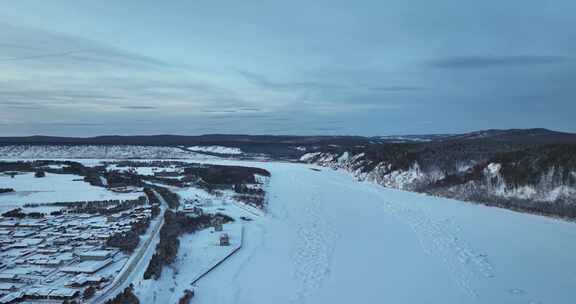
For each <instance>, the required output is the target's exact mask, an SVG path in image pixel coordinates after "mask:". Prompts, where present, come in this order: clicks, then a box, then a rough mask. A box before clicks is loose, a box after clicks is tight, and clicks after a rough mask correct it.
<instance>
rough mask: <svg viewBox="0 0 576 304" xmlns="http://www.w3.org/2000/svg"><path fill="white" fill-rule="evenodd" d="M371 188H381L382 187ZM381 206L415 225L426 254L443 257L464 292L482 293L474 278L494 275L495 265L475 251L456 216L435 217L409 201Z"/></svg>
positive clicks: (413, 227)
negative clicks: (477, 289)
mask: <svg viewBox="0 0 576 304" xmlns="http://www.w3.org/2000/svg"><path fill="white" fill-rule="evenodd" d="M369 189H370V191H372V192H374V193H377V192H379V190H378V189H372V188H369ZM380 206H381V207H382V208H383V209H384V211H385V212H387V213H389V214H391V215H393V216H395V217H396V218H398V219H399V220H400V221H402V222H404V223H405V224H407V225H408V226H409V227H410V228H411V229H412V231H413V232H414V233H415V234H416V236H417V237H418V240H419V242H420V245H421V247H422V250H423V251H424V252H425V253H426V254H428V255H434V256H438V257H439V258H440V259H441V260H442V262H443V263H444V264H445V265H446V267H448V268H449V270H450V272H451V273H452V276H453V277H454V280H455V281H456V284H457V285H458V286H459V287H460V289H461V290H462V291H463V292H464V293H466V294H467V295H468V296H470V297H473V298H478V297H479V294H478V292H477V291H476V290H475V288H474V286H473V279H474V278H475V277H478V276H480V277H483V278H487V279H489V278H492V277H494V268H493V266H492V264H491V263H490V261H489V259H488V256H487V255H486V254H483V253H480V252H477V251H475V250H474V249H472V247H471V246H470V245H469V244H468V243H467V242H466V241H465V240H463V239H462V238H460V237H459V234H460V233H459V232H460V227H459V226H458V225H457V224H456V223H455V222H454V220H453V219H451V218H448V219H443V220H433V219H432V218H431V217H430V216H429V215H427V214H426V212H424V210H423V209H422V208H420V207H418V206H414V205H408V204H405V203H398V202H389V201H384V202H382V204H381V205H380Z"/></svg>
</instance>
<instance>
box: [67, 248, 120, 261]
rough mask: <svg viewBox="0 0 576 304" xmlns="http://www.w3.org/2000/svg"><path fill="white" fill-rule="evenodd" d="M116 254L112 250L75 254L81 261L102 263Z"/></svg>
mask: <svg viewBox="0 0 576 304" xmlns="http://www.w3.org/2000/svg"><path fill="white" fill-rule="evenodd" d="M116 253H117V251H113V250H91V251H85V252H80V253H76V256H78V257H79V258H80V260H82V261H103V260H107V259H109V258H111V257H113V256H114V255H116Z"/></svg>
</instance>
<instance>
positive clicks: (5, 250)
mask: <svg viewBox="0 0 576 304" xmlns="http://www.w3.org/2000/svg"><path fill="white" fill-rule="evenodd" d="M46 163H48V162H38V163H34V165H33V167H29V168H26V167H25V166H28V164H29V163H16V164H14V163H13V164H8V163H4V166H5V167H6V166H13V167H11V169H12V170H11V171H6V172H5V173H4V174H3V175H2V180H3V182H4V183H3V185H5V186H8V187H10V188H7V190H11V191H6V192H4V193H3V194H2V195H3V198H2V200H3V202H4V205H3V210H2V212H0V214H1V216H0V304H6V303H105V302H106V303H107V302H109V301H110V300H112V301H113V303H116V302H114V301H116V300H115V299H114V296H115V295H117V294H118V293H119V292H122V291H124V290H125V289H126V288H127V287H130V286H132V285H135V287H134V290H133V291H134V293H135V294H136V295H138V297H140V298H141V299H142V297H146V296H147V295H149V294H150V293H152V294H154V295H156V294H158V295H160V294H165V293H170V294H172V293H173V294H174V297H177V298H180V297H181V296H182V295H184V296H183V298H188V299H190V298H192V297H193V296H194V293H193V290H194V287H193V284H194V283H195V282H196V281H197V280H199V279H200V278H201V277H203V276H204V275H205V274H206V273H208V272H210V271H211V270H212V269H213V268H215V267H216V266H217V265H219V264H220V263H221V262H222V261H223V260H225V259H227V258H228V257H229V256H230V255H232V254H234V253H235V252H236V251H237V250H239V249H240V247H241V245H242V234H243V233H242V231H243V224H242V222H246V221H249V220H250V219H249V217H250V216H251V215H254V214H256V216H258V214H259V211H258V208H255V207H252V206H251V205H250V204H251V203H253V202H256V203H259V202H260V201H250V200H248V199H251V198H259V197H260V196H261V195H263V192H262V191H261V190H260V187H259V186H257V185H256V184H250V183H248V184H242V183H240V184H236V185H234V184H232V185H230V184H229V185H225V186H218V187H224V188H220V189H218V190H216V191H214V189H213V188H211V186H210V185H212V184H207V183H204V184H200V185H198V186H189V184H191V183H190V182H192V183H194V184H195V183H196V180H195V178H194V177H193V178H192V179H189V182H188V183H187V184H186V186H187V187H186V186H185V184H183V183H182V182H180V179H181V177H182V176H184V174H183V173H184V172H183V171H182V170H177V169H176V166H175V164H174V163H173V162H158V163H153V164H152V163H134V162H126V163H122V162H115V163H105V164H104V166H102V167H101V168H105V169H104V171H102V169H98V172H97V173H96V171H94V170H95V169H93V168H90V167H83V166H82V165H78V164H77V163H66V165H62V164H60V163H58V162H49V163H48V165H46ZM176 165H180V166H182V165H183V164H176ZM14 166H20V167H16V168H14ZM71 166H76V167H77V168H79V170H77V171H74V173H77V174H84V175H85V176H84V178H83V179H79V178H78V177H79V175H71V174H67V173H68V172H70V169H68V168H71ZM188 166H189V165H187V167H188ZM13 168H14V169H16V170H14V169H13ZM23 168H24V170H22V169H23ZM195 168H196V167H195ZM67 170H68V171H67ZM195 170H196V169H195ZM201 170H204V169H201ZM217 170H221V168H217ZM242 170H243V169H242ZM43 171H47V172H46V173H45V174H39V172H40V173H43ZM107 172H108V173H107ZM205 172H206V171H200V173H201V174H206V173H205ZM210 174H212V173H211V172H210ZM216 174H218V175H209V176H208V178H206V180H208V181H209V182H212V183H214V182H215V181H218V182H220V180H214V177H213V176H219V174H221V173H220V172H218V171H217V173H216ZM127 177H131V178H127ZM246 177H247V178H248V179H254V178H256V180H257V178H258V176H257V175H252V172H250V173H248V174H247V175H246ZM246 177H244V176H242V177H240V178H246ZM210 178H212V179H210ZM256 180H254V181H256ZM93 181H95V182H94V183H93ZM141 181H145V182H144V183H142V182H141ZM264 181H265V179H264ZM225 182H228V183H232V182H231V181H225ZM257 182H258V183H260V182H262V181H260V180H258V181H257ZM158 185H162V186H158ZM220 185H222V184H220ZM138 186H140V187H138ZM183 186H184V187H183ZM226 189H228V190H226ZM96 198H98V200H93V199H96ZM254 212H255V213H254ZM168 213H171V214H172V215H175V216H176V219H175V220H176V222H174V220H172V221H171V222H170V225H169V224H168V222H167V221H166V219H167V217H166V216H167V215H168ZM226 214H229V215H232V216H233V217H236V218H237V219H239V220H240V221H238V222H234V219H233V218H231V217H229V216H227V215H226ZM186 218H188V220H187V219H186ZM177 226H182V227H186V228H183V229H182V230H180V232H178V235H177V236H176V237H177V238H181V241H184V243H183V245H182V248H180V249H181V250H179V252H180V253H178V256H175V258H176V262H175V265H179V264H191V263H194V264H196V266H195V267H194V268H193V269H191V270H190V271H189V272H187V273H183V274H182V275H184V276H183V277H182V279H184V280H185V281H187V282H188V284H186V285H187V286H188V287H186V285H185V286H182V288H180V287H179V288H177V291H176V292H175V293H174V291H173V287H167V288H164V283H165V280H166V279H167V278H169V277H174V275H176V276H182V275H178V274H172V275H170V274H171V273H172V268H171V267H167V268H165V269H164V270H162V268H163V267H161V266H160V267H159V268H157V267H156V266H153V265H157V264H155V261H157V260H154V259H153V255H154V254H158V253H159V251H158V250H164V248H165V246H171V245H167V244H177V243H178V242H177V239H165V240H164V241H166V242H167V243H166V242H164V243H163V244H164V245H162V246H161V247H157V244H159V242H160V243H162V241H163V240H162V238H161V233H160V232H161V230H162V229H165V230H166V231H169V230H173V229H174V228H175V227H177ZM207 228H208V229H207ZM178 229H180V228H178ZM190 251H192V252H194V255H192V256H191V255H188V252H190ZM192 259H193V260H194V262H192ZM161 263H164V261H162V262H161ZM175 267H176V266H175ZM148 271H150V273H156V272H158V274H157V275H158V277H159V275H160V274H161V273H162V272H165V274H164V275H163V278H164V279H162V280H158V277H157V276H152V278H150V277H147V276H146V274H145V273H146V272H148ZM160 282H162V283H161V284H160ZM165 296H166V295H165Z"/></svg>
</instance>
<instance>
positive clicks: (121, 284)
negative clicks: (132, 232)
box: [89, 191, 168, 304]
mask: <svg viewBox="0 0 576 304" xmlns="http://www.w3.org/2000/svg"><path fill="white" fill-rule="evenodd" d="M154 194H155V195H156V197H158V199H159V200H160V202H162V206H161V208H160V209H161V212H160V214H159V215H158V217H159V220H158V221H157V223H156V225H155V226H154V227H153V228H152V229H153V230H152V234H151V235H150V237H149V238H147V239H146V241H144V243H143V244H142V246H140V247H139V249H138V251H137V252H135V253H133V254H132V256H131V257H130V259H129V260H128V262H126V265H125V266H124V267H123V268H122V273H121V274H120V275H118V276H117V277H116V278H115V279H114V281H113V282H112V284H111V285H110V286H108V287H107V288H106V289H105V290H104V293H102V294H97V295H96V296H95V297H94V298H92V299H91V300H90V301H89V303H91V304H98V303H104V302H105V301H106V300H108V299H110V298H112V297H114V296H115V295H117V294H118V293H120V292H122V291H123V289H124V288H126V286H127V285H129V283H130V282H128V281H127V280H128V278H130V276H131V275H132V274H133V272H134V270H135V269H140V268H141V267H147V265H143V263H147V262H148V261H147V260H144V259H143V257H144V256H146V255H147V254H146V253H150V251H154V250H155V249H156V248H155V246H153V244H155V243H156V242H153V240H155V239H156V238H158V237H159V234H160V229H161V228H162V225H164V212H166V208H167V206H168V204H167V203H166V202H165V201H164V198H162V196H161V195H159V194H158V193H157V192H156V191H154Z"/></svg>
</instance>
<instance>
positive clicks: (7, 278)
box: [0, 272, 20, 283]
mask: <svg viewBox="0 0 576 304" xmlns="http://www.w3.org/2000/svg"><path fill="white" fill-rule="evenodd" d="M0 282H5V283H18V282H20V277H19V276H18V275H17V274H14V273H5V272H0Z"/></svg>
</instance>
